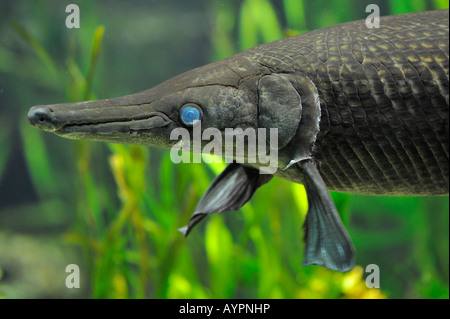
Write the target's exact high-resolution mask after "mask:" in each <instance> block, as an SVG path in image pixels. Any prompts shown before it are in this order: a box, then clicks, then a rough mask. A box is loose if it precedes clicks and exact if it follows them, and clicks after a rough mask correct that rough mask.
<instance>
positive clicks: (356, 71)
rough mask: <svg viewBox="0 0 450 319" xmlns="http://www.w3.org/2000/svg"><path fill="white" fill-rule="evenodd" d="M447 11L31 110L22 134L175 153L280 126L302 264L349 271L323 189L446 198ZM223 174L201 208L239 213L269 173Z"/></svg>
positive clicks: (197, 215)
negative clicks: (232, 133) (301, 190)
mask: <svg viewBox="0 0 450 319" xmlns="http://www.w3.org/2000/svg"><path fill="white" fill-rule="evenodd" d="M448 15H449V11H448V10H437V11H428V12H421V13H411V14H403V15H398V16H387V17H382V18H381V19H380V28H373V29H369V28H367V27H366V25H365V22H364V21H354V22H349V23H343V24H339V25H334V26H331V27H327V28H322V29H318V30H315V31H311V32H307V33H304V34H300V35H297V36H292V37H288V38H285V39H281V40H278V41H274V42H271V43H266V44H262V45H259V46H256V47H253V48H250V49H248V50H246V51H243V52H241V53H238V54H236V55H234V56H232V57H230V58H227V59H224V60H221V61H217V62H214V63H211V64H208V65H205V66H202V67H199V68H196V69H193V70H191V71H188V72H186V73H183V74H181V75H178V76H176V77H174V78H171V79H169V80H167V81H166V82H163V83H162V84H160V85H157V86H155V87H153V88H151V89H148V90H146V91H143V92H139V93H136V94H131V95H126V96H123V97H117V98H112V99H105V100H97V101H88V102H78V103H67V104H54V105H46V106H42V105H39V106H34V107H32V108H31V109H30V111H29V113H28V118H29V121H30V123H31V124H32V125H34V126H35V127H37V128H40V129H42V130H45V131H49V132H53V133H55V134H57V135H60V136H62V137H66V138H71V139H82V140H93V141H105V142H113V143H128V144H141V145H149V146H156V147H165V148H170V147H172V146H173V145H174V144H175V142H176V141H174V140H171V139H170V133H171V131H172V130H174V129H176V128H181V127H184V128H188V129H192V127H193V125H194V124H195V123H196V121H201V123H202V130H206V129H208V128H216V129H219V130H220V131H221V132H224V130H225V128H242V129H247V128H253V129H258V128H267V129H269V128H276V129H277V130H278V144H277V146H276V147H277V151H278V156H279V160H278V168H279V169H278V170H277V171H276V173H275V175H277V176H279V177H281V178H284V179H287V180H289V181H292V182H295V183H301V184H303V185H305V188H306V192H307V198H308V206H309V209H308V213H307V216H306V220H305V223H304V228H305V238H304V239H305V244H306V249H305V256H304V261H303V265H312V264H317V265H322V266H324V267H327V268H330V269H333V270H338V271H347V270H350V269H351V268H353V266H354V263H355V251H354V248H353V245H352V242H351V240H350V237H349V235H348V234H347V232H346V230H345V228H344V226H343V224H342V222H341V219H340V217H339V213H338V212H337V209H336V207H335V205H334V203H333V200H332V198H331V196H330V194H329V192H328V190H332V191H338V192H348V193H357V194H376V195H444V194H448V192H449V181H448V179H449V152H448V151H449V137H448V133H449V72H448V69H449V63H448V56H449V48H448V47H449V43H448V40H449V23H448ZM260 167H261V165H260V163H254V164H242V163H236V162H235V163H230V164H229V165H228V166H227V168H226V169H225V170H224V171H223V172H222V173H221V174H220V175H219V176H218V177H216V178H215V180H214V181H213V182H212V184H211V185H210V187H209V188H208V190H207V191H206V193H205V194H204V195H203V197H202V198H201V200H200V202H199V203H198V205H197V207H196V209H195V212H194V213H193V215H192V217H191V219H190V221H189V223H188V225H187V226H186V227H184V228H182V229H181V231H182V232H183V233H184V235H185V236H186V235H187V234H188V233H189V232H190V231H191V229H192V227H193V226H194V225H195V224H197V223H198V222H199V221H200V220H202V219H203V218H204V217H205V216H206V215H207V214H210V213H218V212H223V211H227V210H237V209H239V208H240V207H241V206H242V205H244V204H245V203H246V202H247V201H248V200H250V198H251V197H252V195H253V193H254V192H255V191H256V189H257V188H258V187H260V186H262V185H263V184H265V183H267V182H268V181H270V179H271V178H272V176H273V175H267V174H260V171H259V170H260Z"/></svg>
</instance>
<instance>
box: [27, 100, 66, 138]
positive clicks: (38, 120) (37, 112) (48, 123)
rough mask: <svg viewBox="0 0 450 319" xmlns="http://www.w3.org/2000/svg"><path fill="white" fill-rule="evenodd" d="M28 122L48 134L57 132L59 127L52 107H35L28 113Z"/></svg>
mask: <svg viewBox="0 0 450 319" xmlns="http://www.w3.org/2000/svg"><path fill="white" fill-rule="evenodd" d="M28 121H29V122H30V124H31V125H33V126H35V127H37V128H39V129H41V130H44V131H48V132H52V131H56V130H57V129H58V128H59V125H58V123H57V121H56V115H55V112H54V111H53V109H52V108H51V107H50V106H46V105H37V106H33V107H32V108H31V109H30V111H29V112H28Z"/></svg>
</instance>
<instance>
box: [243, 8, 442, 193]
mask: <svg viewBox="0 0 450 319" xmlns="http://www.w3.org/2000/svg"><path fill="white" fill-rule="evenodd" d="M448 47H449V45H448V10H440V11H430V12H427V13H420V14H408V15H399V16H393V17H385V18H383V20H382V24H381V26H380V28H379V29H371V30H369V29H367V27H366V25H365V22H364V21H363V20H362V21H356V22H350V23H344V24H341V25H337V26H333V27H329V28H324V29H320V30H316V31H311V32H308V33H305V34H303V35H299V36H296V37H293V38H287V39H283V40H280V41H276V42H274V43H273V44H265V45H263V46H259V47H256V48H254V49H251V50H249V51H250V52H249V53H250V54H251V53H252V51H254V50H255V51H259V53H260V55H259V59H260V61H263V63H264V65H265V66H266V67H269V68H270V69H272V70H273V72H284V73H295V72H298V73H301V74H304V75H307V76H308V77H309V78H310V79H311V81H312V82H313V83H314V84H315V85H316V87H317V89H318V92H319V97H320V102H321V109H322V115H321V123H320V133H319V135H318V139H317V146H318V154H317V157H318V159H319V165H320V171H321V174H322V175H323V178H324V180H325V181H326V183H327V185H328V187H329V188H330V189H331V190H334V191H344V192H352V193H369V194H392V195H395V194H399V195H400V194H402V195H413V194H427V193H428V194H447V193H448V182H449V181H448V179H449V157H448V156H449V154H448V153H449V152H448V146H449V137H448V131H449V130H448V126H449V124H448V120H449V119H448V108H449V106H448V103H449V72H448V69H449V66H448V55H449V49H448ZM293 60H294V61H296V63H294V64H293V63H292V61H293Z"/></svg>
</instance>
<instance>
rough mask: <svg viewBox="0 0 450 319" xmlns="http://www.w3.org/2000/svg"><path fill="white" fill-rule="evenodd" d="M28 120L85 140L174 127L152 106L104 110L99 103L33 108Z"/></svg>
mask: <svg viewBox="0 0 450 319" xmlns="http://www.w3.org/2000/svg"><path fill="white" fill-rule="evenodd" d="M100 102H102V103H103V101H100ZM92 106H94V107H92ZM28 120H29V122H30V124H31V125H33V126H34V127H37V128H39V129H41V130H44V131H47V132H53V133H55V134H57V135H64V136H66V135H74V136H75V135H79V134H82V135H83V136H84V137H85V138H86V137H89V136H93V137H95V136H107V135H114V134H115V135H117V134H139V133H146V132H151V131H152V130H155V129H158V128H163V127H166V126H168V125H169V124H171V123H173V121H172V120H171V119H170V118H169V117H168V116H167V115H166V114H164V113H162V112H160V111H156V110H152V109H151V108H149V104H140V105H113V106H110V105H108V106H104V105H99V103H98V102H97V101H95V104H94V105H93V102H79V103H68V104H55V105H38V106H34V107H32V108H31V109H30V111H29V112H28ZM67 137H70V136H67Z"/></svg>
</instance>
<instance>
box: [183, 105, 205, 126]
mask: <svg viewBox="0 0 450 319" xmlns="http://www.w3.org/2000/svg"><path fill="white" fill-rule="evenodd" d="M201 117H202V112H201V110H200V108H199V107H198V106H197V105H193V104H186V105H185V106H183V107H182V109H181V111H180V118H181V122H183V124H184V125H187V126H192V125H194V123H195V122H196V121H198V120H200V119H201Z"/></svg>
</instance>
